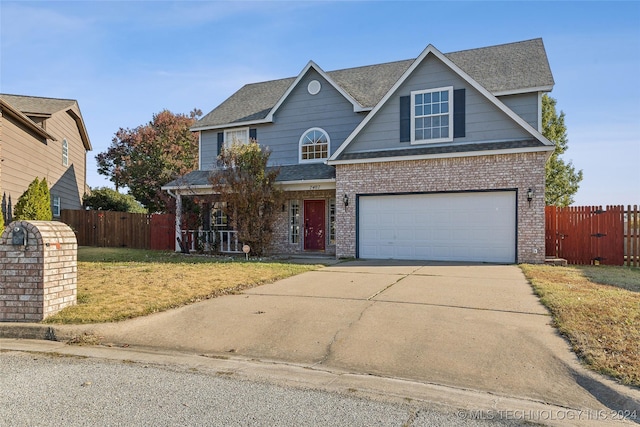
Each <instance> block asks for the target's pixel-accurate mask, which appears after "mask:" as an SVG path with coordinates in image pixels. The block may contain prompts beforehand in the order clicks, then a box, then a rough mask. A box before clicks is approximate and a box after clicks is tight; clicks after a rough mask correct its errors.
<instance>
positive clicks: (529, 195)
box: [527, 189, 533, 206]
mask: <svg viewBox="0 0 640 427" xmlns="http://www.w3.org/2000/svg"><path fill="white" fill-rule="evenodd" d="M532 200H533V190H532V189H528V190H527V202H529V206H531V201H532Z"/></svg>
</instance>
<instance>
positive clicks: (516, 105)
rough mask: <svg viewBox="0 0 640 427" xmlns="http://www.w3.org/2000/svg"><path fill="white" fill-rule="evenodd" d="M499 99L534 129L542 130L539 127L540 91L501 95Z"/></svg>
mask: <svg viewBox="0 0 640 427" xmlns="http://www.w3.org/2000/svg"><path fill="white" fill-rule="evenodd" d="M498 99H499V100H500V101H502V102H504V104H505V105H506V106H507V107H509V108H511V109H512V110H513V112H514V113H516V114H517V115H519V116H520V117H522V118H523V119H524V120H525V121H526V122H527V123H529V124H530V125H531V126H532V127H533V128H534V129H536V130H538V131H540V129H538V92H533V93H525V94H522V95H507V96H501V97H499V98H498Z"/></svg>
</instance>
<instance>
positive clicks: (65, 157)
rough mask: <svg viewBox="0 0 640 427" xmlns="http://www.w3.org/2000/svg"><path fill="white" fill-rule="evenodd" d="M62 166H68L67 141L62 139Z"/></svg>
mask: <svg viewBox="0 0 640 427" xmlns="http://www.w3.org/2000/svg"><path fill="white" fill-rule="evenodd" d="M62 166H69V143H68V142H67V140H66V139H63V140H62Z"/></svg>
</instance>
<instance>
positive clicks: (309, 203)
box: [304, 200, 327, 251]
mask: <svg viewBox="0 0 640 427" xmlns="http://www.w3.org/2000/svg"><path fill="white" fill-rule="evenodd" d="M325 215H326V207H325V201H324V200H305V201H304V249H305V250H311V251H314V250H315V251H323V250H324V242H325V241H326V239H327V236H326V235H325V224H326V220H325Z"/></svg>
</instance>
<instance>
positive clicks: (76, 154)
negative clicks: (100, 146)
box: [0, 108, 86, 209]
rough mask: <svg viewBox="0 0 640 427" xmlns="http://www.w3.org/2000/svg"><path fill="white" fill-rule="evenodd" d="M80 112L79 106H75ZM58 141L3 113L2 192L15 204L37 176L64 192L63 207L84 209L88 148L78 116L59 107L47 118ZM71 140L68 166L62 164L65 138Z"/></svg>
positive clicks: (52, 188) (53, 189)
mask: <svg viewBox="0 0 640 427" xmlns="http://www.w3.org/2000/svg"><path fill="white" fill-rule="evenodd" d="M74 110H75V111H76V113H77V114H78V115H79V111H78V110H77V108H74ZM46 126H47V132H49V133H50V134H51V135H53V136H54V137H55V138H56V141H51V140H48V141H44V140H42V139H40V138H38V137H35V136H34V135H33V134H32V133H30V132H28V131H26V129H25V128H24V127H22V126H21V125H20V124H18V123H17V122H15V121H13V120H12V119H11V118H9V117H7V116H6V115H4V116H3V117H2V157H3V159H4V161H3V162H2V176H1V180H2V181H1V185H0V188H1V189H2V193H3V194H2V195H4V196H6V198H7V201H8V198H9V197H11V201H12V205H14V206H15V203H16V202H17V201H18V198H19V197H20V196H21V195H22V193H23V192H24V191H25V190H26V189H27V187H28V185H29V184H30V183H31V181H33V179H34V178H35V177H38V178H40V179H42V178H46V179H47V182H48V184H49V188H50V191H51V194H52V195H57V196H60V208H61V209H81V207H82V196H83V194H84V188H85V176H86V175H85V174H86V151H85V148H84V145H83V144H82V139H81V137H80V133H79V131H78V127H77V125H76V122H75V120H74V119H73V118H72V117H71V116H70V115H69V114H68V113H67V112H66V111H59V112H57V113H55V114H53V115H52V116H51V117H50V118H49V119H47V121H46ZM65 138H66V140H67V142H68V147H69V150H68V155H69V162H68V166H63V164H62V140H63V139H65Z"/></svg>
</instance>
